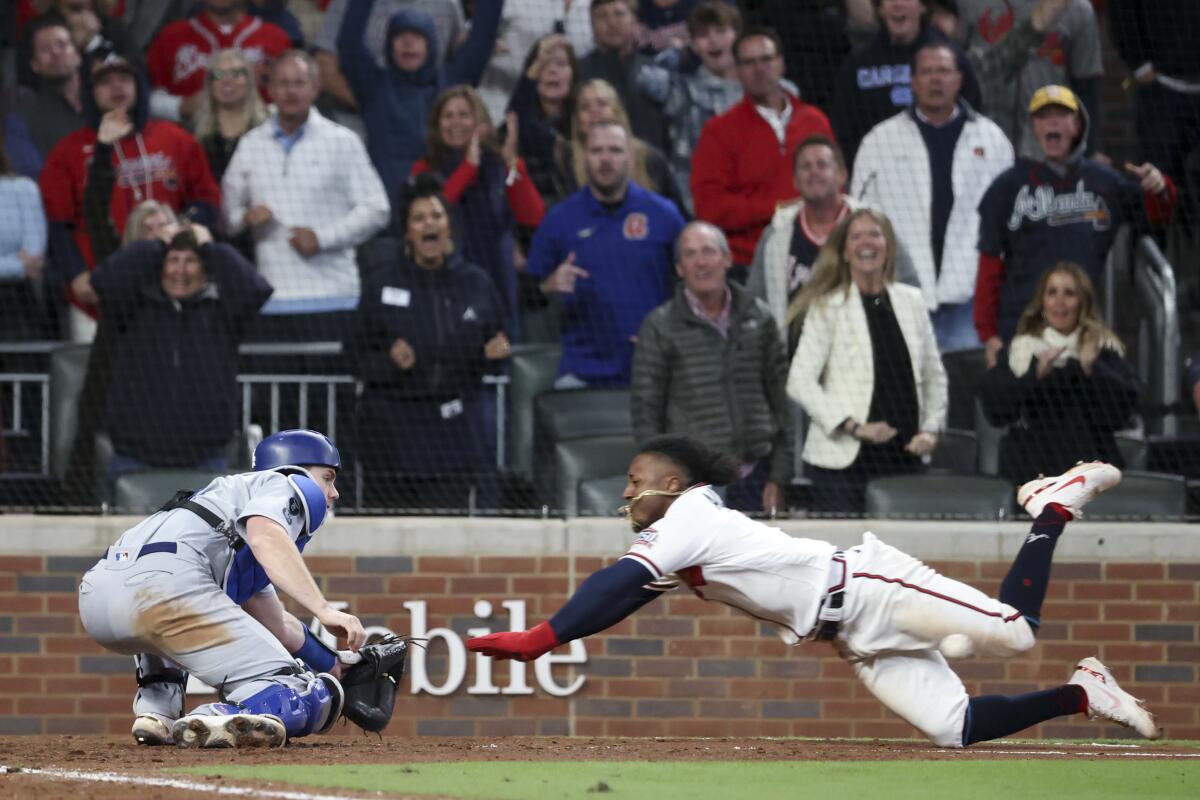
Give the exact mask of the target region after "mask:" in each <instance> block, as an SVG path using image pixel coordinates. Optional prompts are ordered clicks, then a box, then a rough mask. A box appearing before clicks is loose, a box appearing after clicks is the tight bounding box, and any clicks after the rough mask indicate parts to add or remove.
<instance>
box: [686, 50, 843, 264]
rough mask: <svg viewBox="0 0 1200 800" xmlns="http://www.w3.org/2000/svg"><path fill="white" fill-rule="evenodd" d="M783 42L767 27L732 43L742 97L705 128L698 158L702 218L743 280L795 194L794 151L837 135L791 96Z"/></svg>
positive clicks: (695, 185) (695, 192)
mask: <svg viewBox="0 0 1200 800" xmlns="http://www.w3.org/2000/svg"><path fill="white" fill-rule="evenodd" d="M780 52H781V48H780V44H779V37H778V36H776V35H775V33H774V31H771V30H769V29H766V28H760V29H752V30H749V31H746V32H744V33H742V35H741V36H739V37H738V38H737V41H735V42H734V45H733V55H734V59H735V60H736V61H737V75H738V80H739V81H740V82H741V84H742V89H743V93H744V96H743V98H742V100H741V102H740V103H738V104H737V105H735V106H734V107H733V108H731V109H729V110H728V111H726V112H725V113H724V114H721V115H720V116H718V117H713V118H712V119H711V120H709V121H708V124H706V125H705V126H704V130H703V132H702V133H701V134H700V141H699V142H698V143H697V144H696V153H695V155H694V156H693V158H692V181H691V187H692V200H693V202H694V203H695V205H696V216H697V217H699V218H700V219H703V220H706V221H708V222H711V223H713V224H714V225H716V226H717V227H718V228H720V229H721V230H722V231H724V232H725V236H726V237H728V239H729V246H730V248H731V250H732V252H733V263H734V268H733V271H732V272H731V273H730V274H731V276H732V277H733V278H734V279H735V280H737V281H739V282H743V283H744V282H745V280H746V276H747V268H748V267H749V265H750V263H751V262H752V261H753V259H754V247H755V245H757V244H758V237H759V236H760V235H761V234H762V230H763V228H764V227H766V225H767V223H768V222H770V221H771V216H772V215H773V214H774V213H775V204H776V203H778V202H779V201H781V200H788V199H791V198H793V197H795V196H796V189H795V187H794V186H793V185H792V180H791V166H792V154H793V153H794V152H795V150H796V145H797V144H799V143H800V142H801V141H803V140H804V139H806V138H807V137H809V136H812V135H813V134H815V133H821V134H824V135H826V136H828V137H830V138H832V137H833V131H832V130H831V129H830V127H829V120H828V119H826V118H825V115H824V114H822V113H821V111H820V109H817V108H814V107H812V106H810V105H807V104H806V103H804V102H803V101H801V100H800V99H799V98H797V97H794V96H792V95H791V94H788V92H787V91H786V90H785V89H784V87H783V85H782V84H781V83H780V81H781V80H782V79H783V71H784V64H783V59H782V57H781V56H780V55H779V54H780Z"/></svg>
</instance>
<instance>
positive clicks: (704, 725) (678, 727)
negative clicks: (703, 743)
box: [665, 719, 733, 750]
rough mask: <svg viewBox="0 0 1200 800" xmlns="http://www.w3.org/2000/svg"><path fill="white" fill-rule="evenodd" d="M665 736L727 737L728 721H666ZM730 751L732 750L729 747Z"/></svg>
mask: <svg viewBox="0 0 1200 800" xmlns="http://www.w3.org/2000/svg"><path fill="white" fill-rule="evenodd" d="M665 722H666V731H667V733H666V735H667V736H729V735H730V731H729V721H728V720H716V719H711V720H706V719H668V720H665ZM730 749H731V750H732V749H733V748H732V747H730Z"/></svg>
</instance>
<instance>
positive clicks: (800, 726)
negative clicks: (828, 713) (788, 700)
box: [792, 719, 852, 739]
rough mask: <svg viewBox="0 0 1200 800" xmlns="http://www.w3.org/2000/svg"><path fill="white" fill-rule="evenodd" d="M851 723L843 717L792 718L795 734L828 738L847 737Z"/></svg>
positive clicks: (793, 733)
mask: <svg viewBox="0 0 1200 800" xmlns="http://www.w3.org/2000/svg"><path fill="white" fill-rule="evenodd" d="M851 728H852V726H851V724H850V722H848V721H846V720H841V719H797V720H792V735H793V736H818V737H824V738H827V739H845V738H847V737H849V736H850V731H851Z"/></svg>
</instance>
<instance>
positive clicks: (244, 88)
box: [192, 50, 267, 181]
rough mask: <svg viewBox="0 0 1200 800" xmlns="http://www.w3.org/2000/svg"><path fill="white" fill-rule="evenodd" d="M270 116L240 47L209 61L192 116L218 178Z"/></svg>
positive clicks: (193, 128)
mask: <svg viewBox="0 0 1200 800" xmlns="http://www.w3.org/2000/svg"><path fill="white" fill-rule="evenodd" d="M266 119H267V112H266V109H264V108H263V104H262V100H261V99H260V98H259V96H258V92H257V91H255V89H254V69H253V67H252V66H251V64H250V62H249V61H247V60H246V57H245V56H244V55H243V54H242V52H241V51H240V50H222V51H220V52H219V53H216V54H215V55H213V57H212V58H211V59H209V62H208V70H207V71H206V73H205V76H204V90H203V91H202V92H201V94H200V102H199V105H197V107H196V115H195V117H194V118H193V119H192V132H193V133H194V134H195V135H196V138H197V139H199V140H200V144H201V146H202V147H203V148H204V152H205V153H206V154H208V164H209V166H210V167H211V168H212V172H213V177H215V178H216V179H217V180H218V181H219V180H221V178H222V177H224V175H225V169H226V168H227V167H228V166H229V160H230V159H231V158H233V151H234V150H236V149H237V145H238V142H239V141H240V140H241V138H242V137H243V136H244V135H246V133H247V132H248V131H249V130H250V129H251V128H254V127H257V126H258V125H261V124H262V123H263V122H265V121H266Z"/></svg>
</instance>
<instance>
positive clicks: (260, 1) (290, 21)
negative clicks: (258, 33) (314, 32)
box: [246, 0, 305, 50]
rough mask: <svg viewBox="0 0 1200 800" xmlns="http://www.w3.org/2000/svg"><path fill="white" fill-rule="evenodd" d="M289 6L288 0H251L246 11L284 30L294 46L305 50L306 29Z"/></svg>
mask: <svg viewBox="0 0 1200 800" xmlns="http://www.w3.org/2000/svg"><path fill="white" fill-rule="evenodd" d="M287 6H288V0H250V3H249V5H247V6H246V11H247V12H249V13H250V14H253V15H254V16H256V17H258V18H259V19H261V20H262V21H263V22H269V23H271V24H272V25H274V26H275V27H277V28H279V29H280V30H282V31H283V32H284V33H286V34H287V35H288V39H289V40H290V41H291V46H292V48H294V49H296V50H303V49H305V44H304V31H303V29H301V27H300V20H299V19H297V18H296V15H295V14H293V13H292V12H291V11H289V10H288V7H287Z"/></svg>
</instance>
